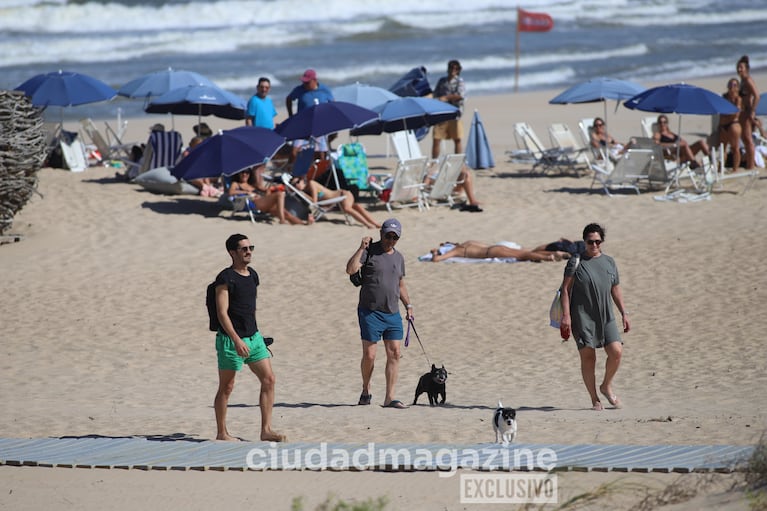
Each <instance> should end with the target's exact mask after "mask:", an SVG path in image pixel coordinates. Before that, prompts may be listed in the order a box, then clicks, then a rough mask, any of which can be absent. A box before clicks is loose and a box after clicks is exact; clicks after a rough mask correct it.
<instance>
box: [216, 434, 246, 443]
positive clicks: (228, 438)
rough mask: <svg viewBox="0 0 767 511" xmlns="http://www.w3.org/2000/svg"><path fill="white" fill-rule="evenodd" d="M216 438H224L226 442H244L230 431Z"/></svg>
mask: <svg viewBox="0 0 767 511" xmlns="http://www.w3.org/2000/svg"><path fill="white" fill-rule="evenodd" d="M216 440H223V441H225V442H242V440H240V439H239V438H237V437H236V436H232V435H230V434H228V433H227V434H226V435H218V436H217V437H216Z"/></svg>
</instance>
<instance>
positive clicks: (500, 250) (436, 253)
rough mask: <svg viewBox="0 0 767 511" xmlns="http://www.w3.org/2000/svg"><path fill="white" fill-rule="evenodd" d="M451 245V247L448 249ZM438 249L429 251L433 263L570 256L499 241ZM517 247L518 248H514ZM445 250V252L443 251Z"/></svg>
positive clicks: (522, 259)
mask: <svg viewBox="0 0 767 511" xmlns="http://www.w3.org/2000/svg"><path fill="white" fill-rule="evenodd" d="M449 245H451V246H452V247H449ZM440 247H441V248H442V250H440V249H439V248H433V249H431V251H430V252H431V260H432V261H433V262H435V263H438V262H440V261H444V260H445V259H450V258H451V257H466V258H469V259H492V258H496V257H497V258H499V259H509V258H514V259H516V260H517V261H535V262H541V261H561V260H563V259H569V258H570V254H569V253H568V252H562V251H550V250H541V247H537V248H535V249H533V250H530V249H526V248H521V247H519V245H517V244H516V243H511V242H508V241H501V242H498V243H497V244H495V245H488V244H486V243H482V242H479V241H474V240H469V241H464V242H463V243H451V242H447V243H442V244H440ZM515 247H518V248H515ZM445 249H447V250H445Z"/></svg>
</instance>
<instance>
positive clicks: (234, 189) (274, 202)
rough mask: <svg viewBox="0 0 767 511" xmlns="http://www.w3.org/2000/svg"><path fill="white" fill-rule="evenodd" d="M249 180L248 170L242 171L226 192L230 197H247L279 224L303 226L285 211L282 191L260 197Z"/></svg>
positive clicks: (249, 173) (299, 220)
mask: <svg viewBox="0 0 767 511" xmlns="http://www.w3.org/2000/svg"><path fill="white" fill-rule="evenodd" d="M250 178H251V172H250V170H244V171H242V172H240V173H239V174H237V175H235V176H234V178H233V179H232V184H231V185H230V186H229V191H228V192H227V193H228V194H229V195H230V196H235V195H242V194H245V195H248V196H249V200H251V201H252V202H253V204H254V205H255V206H256V208H258V209H259V211H265V212H266V213H269V214H270V215H273V216H276V217H277V218H278V219H279V221H280V223H281V224H284V223H291V224H294V225H296V224H303V223H305V222H304V221H302V220H301V219H300V218H298V217H296V216H293V215H291V214H290V213H288V212H287V211H285V192H284V191H282V190H277V191H273V192H272V191H270V192H267V193H266V194H265V195H260V194H259V190H257V189H256V187H255V186H253V185H252V184H250V183H249V180H250Z"/></svg>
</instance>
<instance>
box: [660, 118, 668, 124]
mask: <svg viewBox="0 0 767 511" xmlns="http://www.w3.org/2000/svg"><path fill="white" fill-rule="evenodd" d="M658 124H668V121H667V120H665V119H662V120H660V121H658Z"/></svg>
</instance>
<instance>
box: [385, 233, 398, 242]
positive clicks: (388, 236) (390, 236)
mask: <svg viewBox="0 0 767 511" xmlns="http://www.w3.org/2000/svg"><path fill="white" fill-rule="evenodd" d="M384 238H386V239H387V240H394V241H397V240H398V239H399V236H397V235H396V234H394V233H393V232H389V233H386V236H384Z"/></svg>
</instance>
